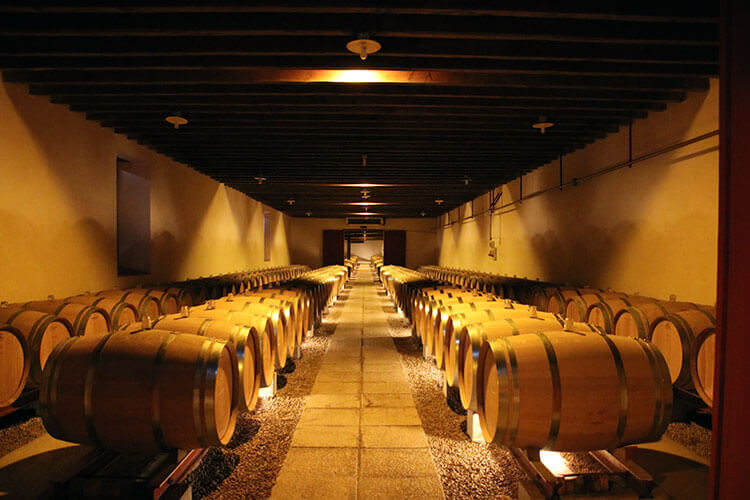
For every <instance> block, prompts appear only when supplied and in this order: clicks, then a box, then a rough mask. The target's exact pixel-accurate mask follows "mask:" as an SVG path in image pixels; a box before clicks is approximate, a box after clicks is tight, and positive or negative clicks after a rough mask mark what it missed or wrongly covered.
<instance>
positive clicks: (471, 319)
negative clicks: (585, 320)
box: [441, 304, 564, 386]
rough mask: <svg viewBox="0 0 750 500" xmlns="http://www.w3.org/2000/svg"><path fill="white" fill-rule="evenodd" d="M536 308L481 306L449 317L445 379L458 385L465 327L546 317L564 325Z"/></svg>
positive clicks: (445, 330)
mask: <svg viewBox="0 0 750 500" xmlns="http://www.w3.org/2000/svg"><path fill="white" fill-rule="evenodd" d="M533 307H534V306H527V305H524V304H514V305H513V307H512V308H507V307H505V306H502V307H500V306H499V304H481V305H480V307H478V308H477V310H473V311H469V312H465V313H458V314H452V315H450V316H449V317H448V319H447V320H446V322H445V326H444V328H443V333H442V335H441V337H442V339H443V366H444V367H445V379H446V381H447V382H448V384H449V385H451V386H454V385H456V384H457V383H458V351H459V346H460V340H461V339H460V333H461V331H462V330H463V327H464V326H466V325H471V324H474V323H488V322H492V321H499V320H503V319H505V320H507V318H513V319H516V318H519V319H520V318H531V317H544V318H549V319H552V318H555V320H556V321H557V323H558V324H559V325H564V321H563V320H562V317H560V316H559V315H553V314H552V313H546V312H536V311H535V310H534V309H533Z"/></svg>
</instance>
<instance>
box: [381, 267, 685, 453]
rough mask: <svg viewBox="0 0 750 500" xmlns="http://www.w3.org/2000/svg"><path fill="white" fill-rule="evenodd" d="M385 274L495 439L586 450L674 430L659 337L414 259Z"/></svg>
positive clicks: (470, 407)
mask: <svg viewBox="0 0 750 500" xmlns="http://www.w3.org/2000/svg"><path fill="white" fill-rule="evenodd" d="M380 278H381V281H382V282H383V285H384V288H385V289H386V291H387V292H388V293H389V295H391V296H392V297H393V299H394V301H395V302H396V303H397V304H399V307H401V309H402V310H403V311H404V313H405V314H406V315H407V316H409V318H410V319H411V321H412V324H413V326H414V328H415V333H416V335H417V336H419V338H420V339H421V340H422V341H423V343H424V348H425V351H426V352H427V353H428V354H432V355H434V356H435V361H436V363H437V365H438V366H439V367H440V368H441V369H442V370H444V375H445V381H446V383H447V384H448V385H449V386H452V387H455V388H457V389H458V392H459V395H460V400H461V404H462V406H463V407H464V408H465V409H467V410H471V411H473V412H476V413H477V414H478V416H479V422H480V425H481V428H482V434H483V436H484V438H485V440H486V441H487V442H492V443H496V444H501V445H504V446H517V447H537V448H543V449H547V450H557V451H580V450H592V449H605V448H612V447H617V446H624V445H626V444H634V443H640V442H647V441H654V440H656V439H658V438H659V437H660V436H661V435H662V434H663V432H664V431H665V430H666V427H667V425H668V424H669V422H670V419H671V412H670V408H671V404H672V387H671V380H670V375H669V369H668V367H667V364H666V361H665V359H664V357H663V356H662V354H661V352H660V350H659V348H658V347H656V346H655V345H653V344H651V343H648V342H646V341H644V340H642V339H639V338H635V337H625V336H615V335H609V334H607V333H606V332H604V331H603V330H602V329H601V328H599V327H597V326H595V325H591V324H588V323H585V322H579V321H574V320H572V319H571V318H564V317H563V316H561V315H559V314H555V313H549V312H546V311H539V310H538V309H537V307H536V306H533V305H526V304H520V303H518V302H515V301H513V300H510V299H506V298H501V297H498V296H497V295H494V294H489V293H486V292H484V291H479V290H466V289H463V288H457V287H456V286H455V285H445V284H441V283H439V282H435V281H432V280H429V279H428V278H427V276H426V275H424V274H422V273H418V272H415V271H412V270H409V269H405V268H400V267H396V266H383V267H381V273H380ZM402 305H405V306H406V307H403V306H402Z"/></svg>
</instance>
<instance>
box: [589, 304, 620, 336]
mask: <svg viewBox="0 0 750 500" xmlns="http://www.w3.org/2000/svg"><path fill="white" fill-rule="evenodd" d="M630 305H631V304H630V302H629V301H628V300H626V299H622V298H621V299H603V300H600V301H599V302H594V303H593V304H591V305H590V306H589V308H588V310H587V311H586V318H585V321H586V322H587V323H591V324H592V325H596V326H598V327H600V328H602V329H603V330H604V332H605V333H610V334H614V333H615V317H616V315H617V314H618V313H619V312H620V311H624V310H625V309H627V308H628V307H630Z"/></svg>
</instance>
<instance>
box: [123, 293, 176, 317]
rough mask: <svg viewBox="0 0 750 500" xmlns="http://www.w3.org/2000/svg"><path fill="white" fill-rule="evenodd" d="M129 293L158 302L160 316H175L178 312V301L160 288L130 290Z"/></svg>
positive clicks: (174, 296)
mask: <svg viewBox="0 0 750 500" xmlns="http://www.w3.org/2000/svg"><path fill="white" fill-rule="evenodd" d="M129 290H130V291H131V292H134V293H138V294H141V295H147V296H149V297H153V298H155V299H156V300H157V301H159V310H160V311H161V313H162V314H175V313H176V312H178V311H179V310H180V301H179V300H178V299H177V296H176V295H174V294H173V293H171V292H169V291H167V290H162V289H160V288H130V289H129Z"/></svg>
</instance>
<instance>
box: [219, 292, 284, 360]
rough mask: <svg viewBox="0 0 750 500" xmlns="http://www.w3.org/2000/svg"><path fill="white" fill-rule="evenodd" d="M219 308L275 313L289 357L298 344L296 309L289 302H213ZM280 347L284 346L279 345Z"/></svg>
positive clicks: (244, 311)
mask: <svg viewBox="0 0 750 500" xmlns="http://www.w3.org/2000/svg"><path fill="white" fill-rule="evenodd" d="M211 305H213V306H215V307H216V308H217V309H228V310H230V311H237V312H243V313H247V314H260V315H269V314H270V315H273V317H274V318H278V322H279V325H280V327H279V329H278V331H279V332H280V335H282V336H283V338H284V343H283V348H285V349H286V350H287V357H288V356H290V355H291V354H292V353H293V352H294V348H295V346H296V345H297V336H296V332H295V330H294V328H295V326H296V325H295V321H296V317H295V315H294V310H293V309H292V308H291V306H290V305H289V304H281V305H276V304H273V303H267V304H266V303H260V302H255V301H253V300H242V301H240V300H235V299H234V298H232V300H229V301H225V300H218V301H213V302H211ZM279 348H282V346H281V345H279Z"/></svg>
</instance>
